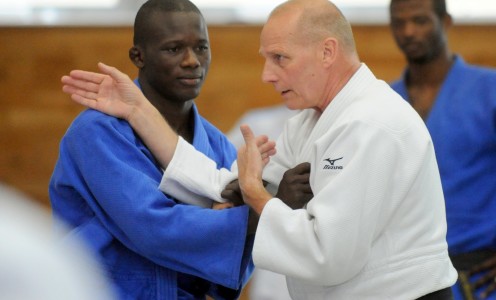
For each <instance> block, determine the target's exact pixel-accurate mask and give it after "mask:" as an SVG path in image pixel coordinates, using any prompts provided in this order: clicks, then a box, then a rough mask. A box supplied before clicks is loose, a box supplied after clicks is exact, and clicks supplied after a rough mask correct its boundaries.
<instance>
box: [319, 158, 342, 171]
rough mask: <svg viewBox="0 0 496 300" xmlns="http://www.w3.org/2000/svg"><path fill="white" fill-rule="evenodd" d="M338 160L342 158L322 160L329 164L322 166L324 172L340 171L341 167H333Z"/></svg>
mask: <svg viewBox="0 0 496 300" xmlns="http://www.w3.org/2000/svg"><path fill="white" fill-rule="evenodd" d="M340 159H343V158H342V157H340V158H336V159H330V158H326V159H324V161H326V162H328V163H329V164H326V165H325V166H324V170H342V169H343V166H336V165H334V164H335V163H336V161H338V160H340Z"/></svg>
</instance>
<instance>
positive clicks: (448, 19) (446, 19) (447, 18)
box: [441, 14, 453, 30]
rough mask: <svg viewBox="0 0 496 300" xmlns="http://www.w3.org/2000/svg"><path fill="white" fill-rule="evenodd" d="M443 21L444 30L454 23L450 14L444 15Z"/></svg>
mask: <svg viewBox="0 0 496 300" xmlns="http://www.w3.org/2000/svg"><path fill="white" fill-rule="evenodd" d="M441 22H443V26H444V30H448V29H450V28H451V26H452V25H453V18H452V17H451V15H450V14H446V16H444V18H443V19H442V20H441Z"/></svg>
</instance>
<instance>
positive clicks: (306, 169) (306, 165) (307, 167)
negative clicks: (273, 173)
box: [293, 162, 310, 174]
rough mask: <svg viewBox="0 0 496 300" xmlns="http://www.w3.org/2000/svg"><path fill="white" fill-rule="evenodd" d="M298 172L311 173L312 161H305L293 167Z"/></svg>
mask: <svg viewBox="0 0 496 300" xmlns="http://www.w3.org/2000/svg"><path fill="white" fill-rule="evenodd" d="M293 170H294V171H295V173H296V174H304V173H310V163H308V162H304V163H301V164H299V165H297V166H296V167H294V168H293Z"/></svg>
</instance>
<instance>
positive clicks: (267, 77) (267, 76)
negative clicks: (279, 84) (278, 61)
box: [262, 62, 277, 83]
mask: <svg viewBox="0 0 496 300" xmlns="http://www.w3.org/2000/svg"><path fill="white" fill-rule="evenodd" d="M276 80H277V77H276V75H275V74H274V72H273V71H272V68H271V67H270V64H269V63H268V62H265V64H264V67H263V70H262V81H263V82H265V83H271V82H275V81H276Z"/></svg>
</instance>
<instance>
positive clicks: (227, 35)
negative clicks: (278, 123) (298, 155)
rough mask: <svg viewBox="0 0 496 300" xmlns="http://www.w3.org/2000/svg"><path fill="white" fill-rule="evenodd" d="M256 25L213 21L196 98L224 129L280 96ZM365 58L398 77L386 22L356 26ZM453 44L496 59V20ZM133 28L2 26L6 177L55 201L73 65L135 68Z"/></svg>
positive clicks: (0, 130)
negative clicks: (267, 75)
mask: <svg viewBox="0 0 496 300" xmlns="http://www.w3.org/2000/svg"><path fill="white" fill-rule="evenodd" d="M260 29H261V28H260V27H257V26H251V27H246V26H229V27H217V26H211V27H210V38H211V44H212V45H211V46H212V55H213V63H212V66H211V69H210V73H209V77H208V79H207V82H206V85H205V87H204V89H203V91H202V94H201V97H200V98H199V99H198V100H197V104H198V106H199V109H200V111H201V112H202V113H203V115H204V116H205V117H207V119H209V120H211V121H212V122H213V123H214V124H215V125H217V126H218V127H219V128H220V129H221V130H224V131H225V130H228V129H229V128H230V127H231V125H232V124H233V123H234V121H235V120H236V119H237V118H238V117H239V116H240V115H241V114H242V113H243V112H244V111H245V110H246V109H249V108H253V107H258V106H263V105H269V104H276V103H279V97H278V95H276V94H275V92H274V91H273V89H272V87H271V86H270V85H266V84H263V83H262V82H261V80H260V72H261V69H262V63H263V61H262V59H261V58H260V56H259V55H258V44H259V43H258V35H259V32H260ZM354 32H355V35H356V40H357V45H358V48H359V53H360V56H361V59H362V60H363V61H364V62H366V63H367V64H368V65H369V66H370V67H371V69H372V70H373V71H375V73H376V75H377V76H378V77H380V78H383V79H385V80H391V79H393V78H395V77H396V76H397V75H398V74H399V73H400V71H401V69H402V66H403V58H402V57H401V55H400V53H399V52H398V50H397V49H396V47H395V45H394V42H393V40H392V39H391V36H390V33H389V29H388V28H387V27H385V26H355V27H354ZM450 38H451V40H450V41H451V44H452V46H453V49H454V50H456V51H457V52H459V53H462V54H463V55H464V56H465V58H466V60H467V61H469V62H473V63H479V64H485V65H490V66H494V67H496V51H494V45H496V26H457V27H455V28H453V29H452V30H451V32H450ZM131 39H132V29H131V28H127V27H126V28H0V45H1V47H0V91H1V93H2V94H1V98H0V99H1V100H0V101H1V107H0V143H1V152H0V181H3V182H6V183H8V184H11V185H13V186H15V187H17V188H19V189H20V190H22V191H25V192H26V193H27V194H28V195H30V196H32V197H34V198H36V199H38V200H39V201H41V202H42V203H44V204H48V194H47V185H48V181H49V178H50V174H51V172H52V168H53V166H54V164H55V161H56V158H57V153H58V143H59V140H60V138H61V137H62V135H63V134H64V132H65V130H66V129H67V127H68V126H69V124H70V122H71V120H72V119H73V118H74V117H75V116H76V115H77V114H78V113H79V112H80V111H81V110H82V108H81V107H80V106H77V105H76V104H74V103H72V102H71V101H70V100H69V98H68V97H67V96H66V95H65V94H63V93H62V92H61V89H60V88H61V85H60V77H61V76H62V75H64V74H66V73H67V72H69V71H70V70H71V69H74V68H81V69H90V70H96V63H97V62H98V61H103V62H105V63H107V64H110V65H114V66H116V67H118V68H120V69H121V70H123V71H125V72H126V73H128V74H129V75H130V76H131V77H134V76H135V75H136V70H135V68H134V66H133V65H132V64H131V63H130V62H129V59H128V57H127V50H128V48H129V47H130V43H131Z"/></svg>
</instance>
